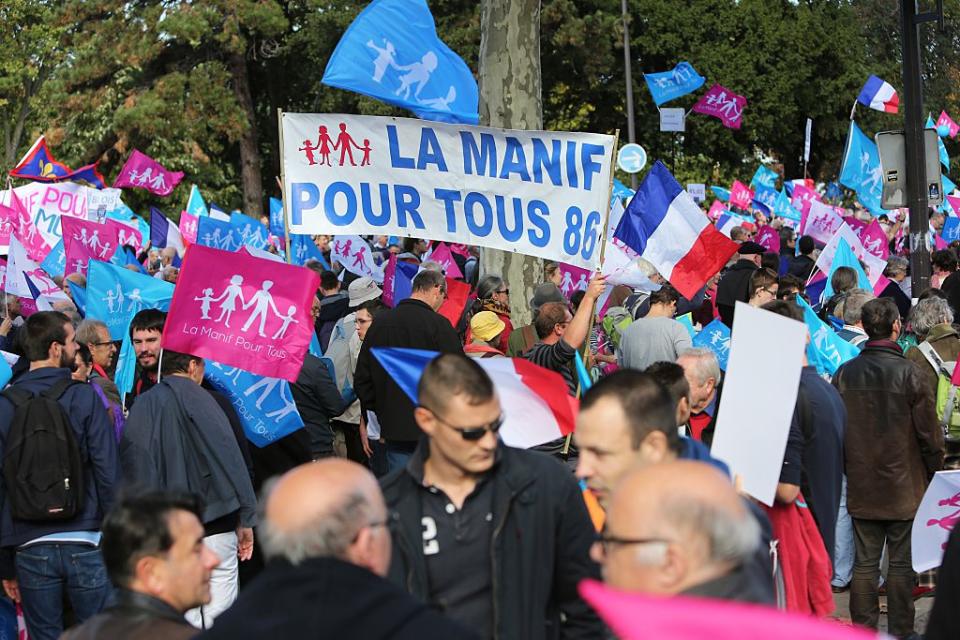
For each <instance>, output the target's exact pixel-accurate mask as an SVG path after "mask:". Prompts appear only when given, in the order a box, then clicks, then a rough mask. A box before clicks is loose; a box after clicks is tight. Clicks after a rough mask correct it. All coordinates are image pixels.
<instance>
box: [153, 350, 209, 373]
mask: <svg viewBox="0 0 960 640" xmlns="http://www.w3.org/2000/svg"><path fill="white" fill-rule="evenodd" d="M197 361H199V362H202V361H203V358H198V357H197V356H194V355H191V354H189V353H180V352H179V351H171V350H170V349H164V350H163V351H161V352H160V375H161V376H169V375H172V374H174V373H186V372H187V371H188V370H189V368H190V363H191V362H197Z"/></svg>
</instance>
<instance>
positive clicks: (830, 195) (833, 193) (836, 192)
mask: <svg viewBox="0 0 960 640" xmlns="http://www.w3.org/2000/svg"><path fill="white" fill-rule="evenodd" d="M841 195H843V194H842V193H841V192H840V185H838V184H837V183H836V182H828V183H827V193H826V195H825V197H826V199H827V200H839V199H840V196H841Z"/></svg>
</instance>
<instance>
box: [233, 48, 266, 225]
mask: <svg viewBox="0 0 960 640" xmlns="http://www.w3.org/2000/svg"><path fill="white" fill-rule="evenodd" d="M230 73H231V75H233V93H234V95H235V96H236V98H237V102H238V103H239V104H240V108H241V109H243V113H244V115H245V116H246V119H247V127H246V129H245V130H244V132H243V135H242V136H241V137H240V179H241V180H242V181H243V212H244V213H245V214H247V215H248V216H253V217H254V218H256V219H258V220H259V219H260V216H261V215H262V214H263V211H264V209H263V180H262V178H261V176H260V149H259V148H258V147H257V121H256V115H255V114H254V112H253V96H252V95H251V94H250V77H249V75H248V74H247V61H246V60H245V59H244V57H243V53H232V54H230Z"/></svg>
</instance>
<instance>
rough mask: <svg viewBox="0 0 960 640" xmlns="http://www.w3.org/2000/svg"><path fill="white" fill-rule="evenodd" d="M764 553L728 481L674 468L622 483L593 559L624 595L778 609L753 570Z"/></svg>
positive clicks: (686, 465)
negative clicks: (755, 559)
mask: <svg viewBox="0 0 960 640" xmlns="http://www.w3.org/2000/svg"><path fill="white" fill-rule="evenodd" d="M759 545H760V526H759V524H758V523H757V520H756V518H754V517H753V516H752V514H751V513H750V511H749V510H748V509H747V507H746V506H745V505H744V502H743V500H742V499H741V497H740V496H739V495H738V494H737V492H736V491H735V490H734V488H733V486H732V485H731V484H730V481H729V480H728V479H727V478H726V477H725V476H724V475H723V473H721V472H720V471H718V470H717V469H716V468H715V467H713V466H711V465H709V464H706V463H704V462H695V461H687V460H676V461H673V462H664V463H661V464H654V465H648V466H644V467H640V468H636V469H634V470H632V471H630V472H628V473H627V474H626V475H625V476H624V477H623V479H622V481H621V482H620V483H619V484H618V485H617V487H616V489H615V490H614V492H613V495H612V497H611V500H610V503H609V509H608V511H607V522H606V528H605V530H604V532H603V535H602V536H601V538H600V541H598V542H597V543H596V544H595V545H594V548H593V552H592V555H593V558H594V560H596V561H597V562H600V563H601V564H602V565H603V579H604V581H605V582H606V583H607V584H609V585H610V586H613V587H616V588H618V589H622V590H624V591H636V592H640V593H647V594H653V595H689V596H695V597H700V598H716V599H720V600H735V601H740V602H753V603H761V604H772V603H773V594H772V592H771V591H770V590H769V588H768V587H767V586H765V585H763V584H762V583H760V581H758V580H756V579H755V577H753V573H752V572H751V571H749V569H748V566H749V564H750V562H751V560H752V557H753V555H754V554H755V553H756V551H757V548H758V546H759Z"/></svg>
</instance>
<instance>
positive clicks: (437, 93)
mask: <svg viewBox="0 0 960 640" xmlns="http://www.w3.org/2000/svg"><path fill="white" fill-rule="evenodd" d="M322 82H323V83H324V84H326V85H328V86H331V87H339V88H340V89H346V90H347V91H355V92H357V93H362V94H364V95H368V96H370V97H372V98H376V99H378V100H382V101H383V102H386V103H388V104H393V105H396V106H398V107H403V108H404V109H409V110H410V111H413V112H414V113H415V114H416V115H417V117H418V118H423V119H424V120H436V121H439V122H460V123H464V124H478V123H479V121H480V116H479V113H478V108H479V91H478V90H477V81H476V80H475V79H474V77H473V73H472V72H471V71H470V68H469V67H467V65H466V63H465V62H464V61H463V60H462V59H461V58H460V56H458V55H457V54H456V53H454V52H453V51H452V50H451V49H450V48H449V47H448V46H447V45H446V44H444V42H443V41H442V40H440V38H439V37H437V29H436V25H434V22H433V16H432V15H431V14H430V9H429V8H428V7H427V3H426V0H374V1H373V2H371V3H370V4H369V5H368V6H367V8H366V9H364V10H363V11H362V12H361V13H360V15H359V16H357V18H356V20H354V21H353V23H352V24H351V25H350V26H349V27H348V28H347V31H346V33H344V34H343V37H342V38H341V39H340V42H339V43H338V44H337V48H336V49H335V50H334V52H333V55H332V56H330V61H329V62H328V63H327V68H326V70H325V71H324V73H323V80H322Z"/></svg>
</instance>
